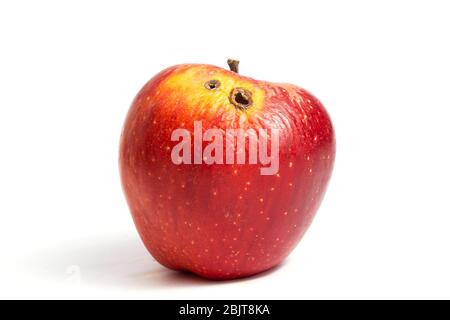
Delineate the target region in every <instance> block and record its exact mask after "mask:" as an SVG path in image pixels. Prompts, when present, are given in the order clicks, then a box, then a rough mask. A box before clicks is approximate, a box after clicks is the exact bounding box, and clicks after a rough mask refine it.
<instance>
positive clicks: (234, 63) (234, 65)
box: [227, 59, 239, 73]
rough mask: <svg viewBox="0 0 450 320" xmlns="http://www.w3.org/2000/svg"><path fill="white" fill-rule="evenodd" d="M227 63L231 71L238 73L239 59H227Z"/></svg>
mask: <svg viewBox="0 0 450 320" xmlns="http://www.w3.org/2000/svg"><path fill="white" fill-rule="evenodd" d="M227 63H228V66H229V67H230V70H231V71H233V72H236V73H239V60H235V59H228V60H227Z"/></svg>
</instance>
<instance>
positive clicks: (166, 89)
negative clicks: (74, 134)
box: [120, 64, 335, 280]
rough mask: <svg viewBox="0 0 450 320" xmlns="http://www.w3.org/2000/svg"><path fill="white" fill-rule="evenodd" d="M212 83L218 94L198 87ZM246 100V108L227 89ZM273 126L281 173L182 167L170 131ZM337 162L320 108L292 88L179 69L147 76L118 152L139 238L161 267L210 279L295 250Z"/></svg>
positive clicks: (253, 268)
mask: <svg viewBox="0 0 450 320" xmlns="http://www.w3.org/2000/svg"><path fill="white" fill-rule="evenodd" d="M212 79H214V80H219V81H220V83H221V85H220V88H218V89H217V90H207V89H206V88H205V86H204V84H205V83H206V82H207V81H209V80H212ZM236 87H240V88H246V89H247V90H249V91H250V92H252V94H253V105H252V106H251V107H249V108H248V109H247V110H241V109H239V108H236V107H235V105H233V104H231V103H230V100H229V95H230V92H231V91H232V90H233V88H236ZM194 121H202V123H203V130H206V129H207V128H213V127H215V128H223V129H227V128H245V129H247V128H254V129H256V130H258V128H266V129H269V128H278V129H279V130H280V151H279V171H278V174H276V175H266V176H265V175H261V174H260V167H261V166H260V165H254V164H253V165H250V164H235V165H221V164H212V165H206V164H196V165H193V164H192V165H188V164H180V165H176V164H174V163H173V162H172V160H171V149H172V147H173V146H174V145H175V144H176V143H177V142H173V141H171V139H170V138H171V133H172V131H173V130H175V129H177V128H186V129H188V130H190V131H191V132H193V127H194V125H193V124H194ZM334 158H335V137H334V130H333V127H332V123H331V120H330V117H329V115H328V113H327V112H326V110H325V108H324V107H323V106H322V104H321V103H320V102H319V100H318V99H316V98H315V97H314V96H313V95H311V94H310V93H308V92H307V91H305V90H304V89H301V88H299V87H297V86H294V85H290V84H275V83H270V82H265V81H257V80H253V79H251V78H247V77H243V76H241V75H239V74H237V73H235V72H232V71H228V70H225V69H222V68H219V67H215V66H211V65H199V64H184V65H178V66H174V67H171V68H168V69H166V70H164V71H162V72H160V73H159V74H157V75H156V76H155V77H154V78H152V79H151V80H150V81H149V82H148V83H147V84H146V85H145V86H144V87H143V88H142V89H141V91H140V92H139V93H138V95H137V96H136V98H135V100H134V101H133V103H132V105H131V108H130V110H129V113H128V115H127V118H126V121H125V125H124V129H123V132H122V136H121V145H120V171H121V179H122V185H123V189H124V192H125V195H126V199H127V202H128V205H129V208H130V211H131V213H132V216H133V219H134V222H135V224H136V227H137V230H138V232H139V234H140V236H141V238H142V240H143V242H144V244H145V246H146V247H147V249H148V250H149V252H150V253H151V254H152V255H153V257H154V258H155V259H156V260H157V261H159V262H160V263H161V264H162V265H164V266H166V267H168V268H171V269H175V270H184V271H189V272H192V273H195V274H198V275H200V276H202V277H205V278H209V279H215V280H220V279H234V278H240V277H246V276H251V275H254V274H257V273H260V272H263V271H265V270H268V269H270V268H272V267H274V266H276V265H278V264H279V263H280V262H282V261H283V259H285V258H286V257H287V256H288V255H289V253H290V252H291V251H292V250H293V249H294V248H295V247H296V245H297V244H298V242H299V241H300V239H301V238H302V236H303V235H304V233H305V231H306V230H307V228H308V227H309V225H310V224H311V222H312V220H313V217H314V215H315V213H316V211H317V209H318V207H319V205H320V203H321V201H322V198H323V196H324V193H325V190H326V187H327V184H328V181H329V179H330V176H331V172H332V168H333V163H334Z"/></svg>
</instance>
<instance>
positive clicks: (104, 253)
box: [26, 235, 283, 289]
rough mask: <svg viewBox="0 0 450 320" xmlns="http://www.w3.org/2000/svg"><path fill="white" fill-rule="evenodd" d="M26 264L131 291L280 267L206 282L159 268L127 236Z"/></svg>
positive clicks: (59, 276) (66, 248)
mask: <svg viewBox="0 0 450 320" xmlns="http://www.w3.org/2000/svg"><path fill="white" fill-rule="evenodd" d="M26 264H27V265H28V266H32V267H33V269H34V270H36V271H37V272H38V273H39V274H40V275H44V276H48V277H51V278H54V279H56V280H59V281H64V282H69V283H75V284H80V285H83V286H84V285H100V286H114V287H117V286H120V287H125V288H132V289H149V288H177V287H189V286H211V285H223V284H229V283H234V282H242V281H249V280H253V279H257V278H259V277H262V276H267V275H269V274H271V273H272V272H274V271H275V270H277V269H279V268H280V267H282V266H283V265H280V266H278V267H275V268H273V269H271V270H268V271H266V272H263V273H260V274H258V275H255V276H253V277H248V278H243V279H237V280H231V281H212V280H207V279H203V278H201V277H199V276H196V275H194V274H192V273H189V272H179V271H174V270H170V269H167V268H165V267H163V266H161V265H160V264H159V263H158V262H157V261H156V260H155V259H153V258H152V257H151V255H150V254H149V253H148V251H147V250H146V248H145V247H144V245H143V244H142V242H141V241H140V239H139V238H138V237H137V236H129V235H121V236H113V237H106V238H102V239H87V240H82V241H79V242H75V243H70V244H65V245H59V246H57V247H55V248H53V249H48V250H46V251H44V252H40V253H38V254H36V255H35V256H33V257H31V258H30V259H29V260H28V261H27V262H26Z"/></svg>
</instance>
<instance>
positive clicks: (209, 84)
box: [205, 80, 220, 90]
mask: <svg viewBox="0 0 450 320" xmlns="http://www.w3.org/2000/svg"><path fill="white" fill-rule="evenodd" d="M218 87H220V81H219V80H209V81H206V83H205V88H206V89H208V90H215V89H217V88H218Z"/></svg>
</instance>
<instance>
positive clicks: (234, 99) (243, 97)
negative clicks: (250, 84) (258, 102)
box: [230, 88, 253, 110]
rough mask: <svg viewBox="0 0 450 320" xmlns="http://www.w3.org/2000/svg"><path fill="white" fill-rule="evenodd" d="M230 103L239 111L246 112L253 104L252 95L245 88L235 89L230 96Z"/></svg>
mask: <svg viewBox="0 0 450 320" xmlns="http://www.w3.org/2000/svg"><path fill="white" fill-rule="evenodd" d="M230 102H231V103H232V104H233V105H234V106H236V107H237V108H239V109H242V110H246V109H248V108H249V107H250V106H251V105H252V104H253V100H252V93H251V92H250V91H249V90H247V89H244V88H234V89H233V90H232V91H231V94H230Z"/></svg>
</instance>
